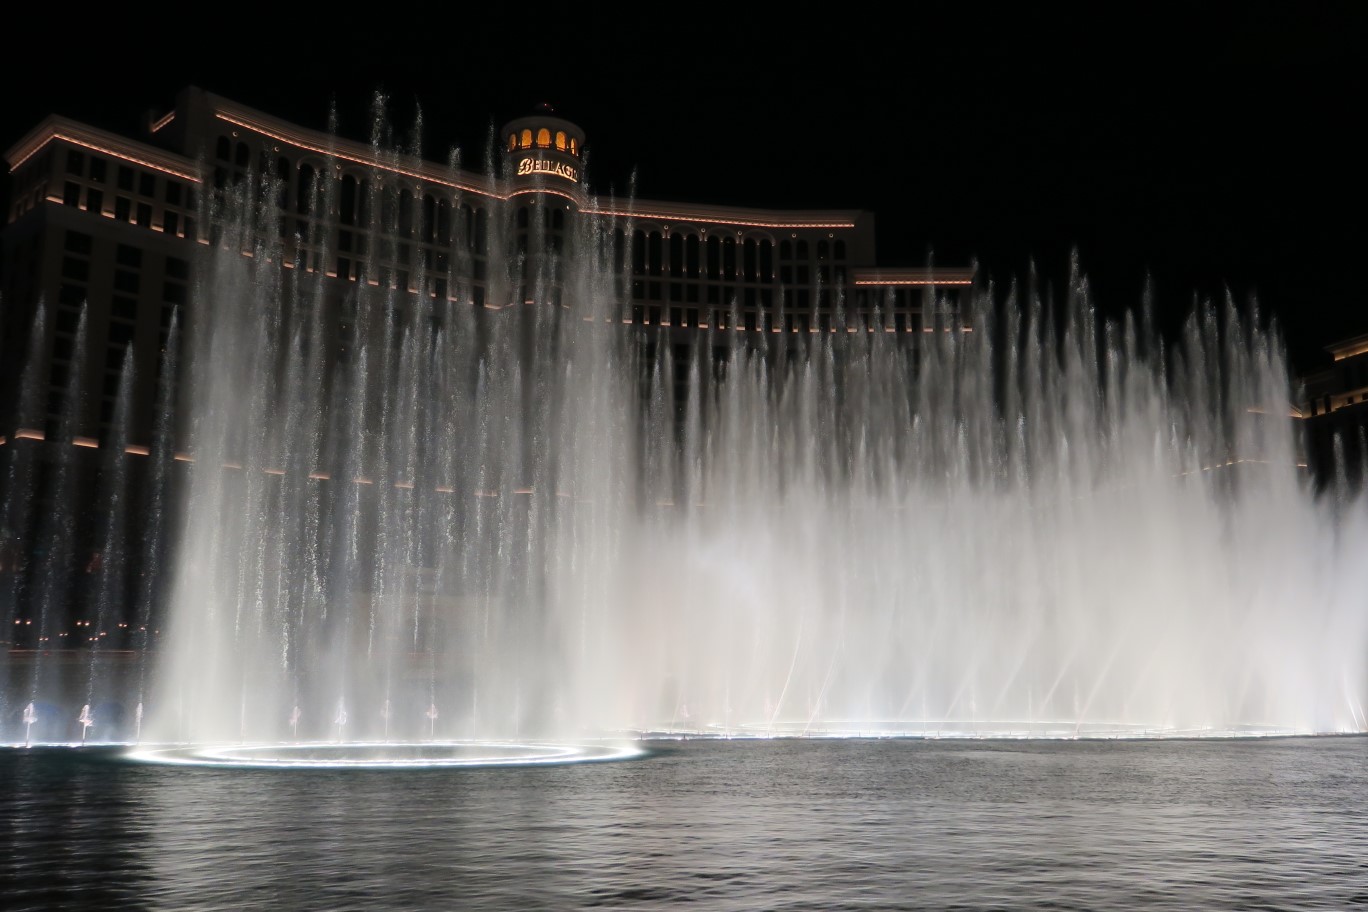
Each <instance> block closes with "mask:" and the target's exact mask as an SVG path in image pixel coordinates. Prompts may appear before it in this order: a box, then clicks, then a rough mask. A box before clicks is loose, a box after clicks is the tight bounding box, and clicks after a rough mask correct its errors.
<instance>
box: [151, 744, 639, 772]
mask: <svg viewBox="0 0 1368 912" xmlns="http://www.w3.org/2000/svg"><path fill="white" fill-rule="evenodd" d="M641 753H642V751H641V750H639V749H637V748H634V747H627V746H622V745H617V744H592V743H590V744H583V743H570V742H563V743H558V742H512V741H429V742H419V743H414V742H380V741H343V742H304V743H298V744H295V743H284V744H282V743H270V744H208V745H204V744H201V745H187V746H178V747H170V748H156V749H147V750H136V751H132V752H130V753H129V754H128V755H127V756H128V758H129V759H131V760H136V761H140V762H144V763H164V764H171V765H177V766H207V767H219V768H235V769H444V768H460V767H476V768H489V767H512V766H555V765H561V764H568V763H598V762H604V761H608V760H626V759H629V758H631V757H636V756H639V755H640V754H641Z"/></svg>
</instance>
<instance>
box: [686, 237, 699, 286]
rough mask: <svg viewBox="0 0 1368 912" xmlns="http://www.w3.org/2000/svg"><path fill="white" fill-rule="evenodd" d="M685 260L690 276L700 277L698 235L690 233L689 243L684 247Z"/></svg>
mask: <svg viewBox="0 0 1368 912" xmlns="http://www.w3.org/2000/svg"><path fill="white" fill-rule="evenodd" d="M684 260H685V262H686V263H687V269H688V272H689V278H691V279H696V278H698V235H696V234H691V235H689V240H688V243H687V244H685V247H684Z"/></svg>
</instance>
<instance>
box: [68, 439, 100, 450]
mask: <svg viewBox="0 0 1368 912" xmlns="http://www.w3.org/2000/svg"><path fill="white" fill-rule="evenodd" d="M71 445H72V446H78V447H85V448H86V449H87V450H98V449H99V448H100V441H98V440H96V439H95V438H94V437H72V438H71Z"/></svg>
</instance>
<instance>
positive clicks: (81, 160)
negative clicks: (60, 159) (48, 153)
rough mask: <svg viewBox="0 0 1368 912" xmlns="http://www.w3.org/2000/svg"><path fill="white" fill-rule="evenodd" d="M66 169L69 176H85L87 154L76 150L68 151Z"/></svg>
mask: <svg viewBox="0 0 1368 912" xmlns="http://www.w3.org/2000/svg"><path fill="white" fill-rule="evenodd" d="M66 169H67V173H68V174H75V175H76V176H77V177H80V176H82V175H84V174H85V153H84V152H80V151H77V150H76V149H67V158H66Z"/></svg>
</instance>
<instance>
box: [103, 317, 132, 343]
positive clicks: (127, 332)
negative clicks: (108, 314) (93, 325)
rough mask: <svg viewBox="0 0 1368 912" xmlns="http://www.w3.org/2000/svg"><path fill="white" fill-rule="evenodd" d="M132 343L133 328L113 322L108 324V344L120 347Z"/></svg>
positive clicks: (130, 325)
mask: <svg viewBox="0 0 1368 912" xmlns="http://www.w3.org/2000/svg"><path fill="white" fill-rule="evenodd" d="M132 341H133V326H132V324H130V323H120V322H114V323H110V324H109V344H110V345H118V346H120V347H122V346H124V345H127V344H128V343H129V342H132Z"/></svg>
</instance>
